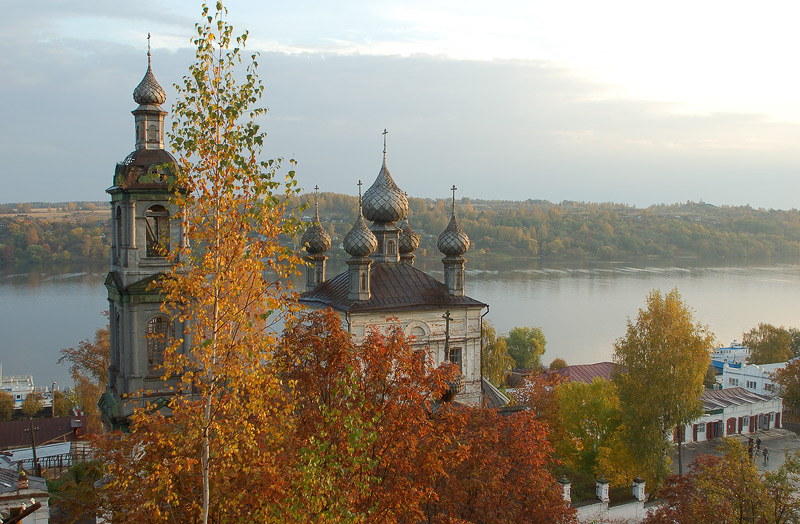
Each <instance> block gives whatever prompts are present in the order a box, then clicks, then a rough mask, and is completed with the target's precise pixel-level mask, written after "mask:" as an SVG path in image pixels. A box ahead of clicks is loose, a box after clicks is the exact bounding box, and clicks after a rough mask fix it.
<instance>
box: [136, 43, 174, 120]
mask: <svg viewBox="0 0 800 524" xmlns="http://www.w3.org/2000/svg"><path fill="white" fill-rule="evenodd" d="M148 39H149V35H148ZM149 45H150V44H149V43H148V49H147V72H146V73H145V74H144V78H142V81H141V82H139V85H138V86H136V89H134V90H133V101H134V102H136V103H137V104H139V105H143V106H146V105H157V106H158V105H161V104H163V103H164V102H166V101H167V93H165V92H164V89H163V88H162V87H161V85H160V84H159V83H158V81H157V80H156V76H155V75H154V74H153V69H152V68H151V67H150V49H149Z"/></svg>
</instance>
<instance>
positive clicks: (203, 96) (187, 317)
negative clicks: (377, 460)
mask: <svg viewBox="0 0 800 524" xmlns="http://www.w3.org/2000/svg"><path fill="white" fill-rule="evenodd" d="M226 14H227V11H226V10H225V8H224V7H223V6H222V5H221V3H219V2H218V3H217V4H216V10H212V11H209V9H208V7H206V6H203V19H202V22H201V23H200V24H197V26H196V33H195V37H194V39H193V43H194V44H195V46H196V48H197V51H196V61H195V62H194V63H193V64H192V65H191V66H190V68H189V73H188V74H187V75H186V76H185V77H184V78H183V84H182V85H178V86H176V88H177V90H178V92H179V95H180V97H179V99H178V101H177V102H176V103H175V105H174V107H173V114H174V122H173V125H172V132H171V133H170V138H171V141H172V146H173V148H174V150H175V152H176V153H177V155H178V157H179V162H180V166H179V167H180V176H179V183H178V184H177V187H178V188H179V189H177V190H176V194H175V203H176V205H177V207H178V208H179V209H180V213H179V214H178V216H177V217H176V218H177V219H178V220H180V221H181V224H182V228H183V236H184V238H182V239H181V242H179V243H178V246H177V247H176V248H175V249H174V250H173V252H172V253H170V257H171V260H173V263H174V264H173V269H172V270H171V272H170V274H169V275H167V276H166V277H165V278H164V279H163V281H162V282H161V283H160V290H161V291H162V292H163V294H164V296H165V302H164V306H163V309H164V311H165V312H166V313H168V314H169V315H171V316H172V318H173V320H174V321H177V322H176V324H178V325H183V326H187V327H186V328H185V331H184V332H183V333H180V334H178V335H176V337H175V338H176V340H175V341H174V342H173V343H172V345H171V348H170V349H168V350H167V352H166V354H165V361H164V365H163V368H162V371H163V374H164V376H165V378H166V377H170V376H171V377H179V378H180V380H181V383H182V384H183V394H182V395H177V396H175V397H174V398H173V400H172V401H171V402H170V403H169V405H167V406H147V407H145V408H143V409H140V410H139V411H138V412H136V413H135V414H134V415H133V416H132V418H131V423H130V434H129V435H125V436H124V437H120V436H117V435H111V436H109V437H108V438H107V439H106V441H105V442H103V443H101V445H100V446H101V448H102V450H103V453H104V456H105V457H104V458H105V459H106V461H107V466H108V479H110V482H109V483H108V484H107V485H106V487H105V489H104V497H105V498H104V501H105V503H106V506H107V507H106V509H107V511H108V512H109V513H112V514H113V520H114V521H115V522H116V521H136V522H144V521H160V520H176V521H182V522H183V521H185V522H203V523H206V522H209V521H214V522H223V521H253V522H256V521H258V522H265V521H269V520H270V519H274V520H280V518H279V517H278V516H276V515H275V498H277V496H278V495H277V494H276V493H274V492H273V490H280V486H281V485H282V484H283V483H282V481H281V475H282V473H281V472H280V471H278V469H277V468H278V466H277V464H278V462H279V456H280V454H281V453H282V452H283V450H284V441H285V435H286V434H287V433H288V431H289V428H288V427H287V421H288V416H287V413H288V412H289V411H290V403H289V400H288V395H289V393H290V392H289V390H288V389H287V388H285V387H283V385H282V380H281V377H279V376H278V375H277V374H276V373H275V368H274V366H272V365H271V362H272V353H273V350H274V348H275V347H276V346H277V342H278V340H277V335H276V334H275V333H274V331H273V327H274V326H273V325H272V324H273V323H274V322H276V321H278V320H284V319H285V318H287V317H291V315H292V314H293V312H294V311H295V309H296V307H297V306H296V303H295V301H294V300H293V296H292V293H291V288H290V286H291V284H290V279H289V277H290V275H291V274H292V273H293V272H294V271H295V268H296V265H297V263H298V259H297V258H296V256H295V255H294V254H293V253H292V251H291V250H290V249H288V248H287V247H285V246H286V245H287V242H286V240H287V238H288V236H289V235H291V234H293V233H295V232H296V227H297V222H296V221H295V220H294V219H292V218H291V213H290V210H289V209H288V202H289V201H290V198H291V197H293V196H295V195H296V194H297V189H296V181H295V180H294V171H289V172H288V173H287V174H286V175H285V178H284V177H283V176H281V177H280V178H278V176H277V170H278V169H279V166H280V160H267V161H263V160H261V159H260V154H261V149H262V146H263V141H264V136H265V134H264V133H263V132H262V131H261V130H260V129H259V125H258V119H259V117H260V116H261V115H263V114H264V112H265V111H266V110H265V109H261V108H256V107H253V104H254V103H255V102H257V101H258V99H259V98H260V96H261V94H262V93H263V89H264V87H263V85H262V83H261V81H260V80H259V79H258V75H257V74H256V66H257V63H256V55H252V57H251V58H248V59H246V60H245V61H246V62H247V65H246V70H245V72H244V74H239V73H237V72H236V69H237V66H238V65H239V64H240V63H241V62H242V60H243V58H242V49H243V48H244V45H245V42H246V39H247V33H245V34H243V35H241V36H238V37H234V35H233V27H232V26H230V25H229V24H228V23H227V22H226V21H225V16H226ZM181 339H183V340H186V341H187V342H188V343H189V345H190V346H191V348H192V350H191V352H190V353H188V354H181V353H179V352H178V351H177V348H179V347H180V345H181Z"/></svg>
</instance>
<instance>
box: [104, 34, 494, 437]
mask: <svg viewBox="0 0 800 524" xmlns="http://www.w3.org/2000/svg"><path fill="white" fill-rule="evenodd" d="M133 99H134V102H136V103H137V104H138V107H137V108H136V109H134V110H133V111H132V114H133V116H134V133H135V141H134V143H135V148H134V151H133V152H132V153H130V154H129V155H128V156H127V157H126V158H125V159H124V160H123V161H122V162H119V163H118V164H117V166H116V169H115V171H114V178H113V183H112V185H111V187H109V188H108V189H107V190H106V191H107V192H108V194H109V195H110V196H111V222H112V236H111V250H110V251H111V266H110V270H109V273H108V276H107V277H106V280H105V286H106V289H107V291H108V303H109V324H110V334H111V336H110V352H111V355H110V367H109V375H108V388H107V391H106V393H105V394H104V395H103V396H102V397H101V399H100V401H99V403H98V405H99V407H100V410H101V413H102V415H103V418H104V420H105V422H106V423H107V424H109V425H111V426H112V427H120V426H124V425H125V423H126V419H127V417H128V416H130V415H131V414H132V413H133V410H134V408H135V407H136V406H141V405H143V404H144V403H145V402H155V403H159V402H163V400H164V399H165V398H167V397H169V396H170V395H174V394H176V393H177V391H178V389H177V388H178V380H177V379H169V380H167V381H164V380H163V379H162V376H161V375H162V372H161V371H160V368H161V365H162V364H163V361H164V351H165V349H166V347H167V345H168V344H169V343H170V342H171V340H172V339H173V337H175V336H176V334H177V335H178V336H180V335H181V334H183V333H184V332H185V326H184V325H182V324H181V322H180V321H178V320H171V319H170V317H169V316H168V315H166V314H165V313H164V312H163V311H162V310H161V304H162V301H163V298H162V296H161V295H160V293H159V292H158V290H156V289H155V288H154V286H153V283H154V282H157V281H158V280H159V279H160V278H162V277H163V276H164V275H165V274H166V273H167V272H168V271H169V270H170V267H171V261H170V258H169V254H170V252H171V248H172V247H174V246H179V245H182V243H183V242H184V241H185V240H184V231H183V227H182V224H181V223H180V222H179V221H178V220H176V219H174V217H175V215H176V214H177V209H176V208H175V205H174V204H173V203H172V197H173V195H174V192H175V189H176V185H175V184H176V175H177V172H176V169H177V165H178V164H177V162H176V160H175V158H174V157H173V156H172V155H171V154H170V153H169V152H168V151H167V150H166V149H165V144H164V117H165V116H166V114H167V113H166V111H165V110H164V109H162V107H161V105H162V104H164V103H165V102H166V93H165V92H164V89H163V88H162V87H161V86H160V85H159V83H158V81H157V80H156V78H155V75H154V74H153V71H152V67H151V60H150V52H149V50H148V65H147V72H146V73H145V76H144V78H143V79H142V81H141V82H140V83H139V85H138V86H137V87H136V89H135V90H134V92H133ZM360 186H361V183H360V182H359V202H360V205H359V214H358V217H356V219H355V223H354V225H353V227H352V229H351V230H350V232H349V233H348V234H347V236H346V237H345V239H344V247H345V251H346V252H347V254H348V255H349V256H350V257H349V258H348V260H347V266H348V269H347V271H346V272H344V273H342V274H340V275H337V276H335V277H333V278H331V279H326V277H325V262H326V260H327V258H328V257H327V255H326V254H325V253H326V251H327V250H328V249H330V243H331V239H330V237H329V236H328V234H327V233H326V232H325V230H324V229H323V228H322V226H321V225H320V221H319V211H318V209H317V213H316V215H315V219H314V221H313V222H312V224H311V226H310V227H309V229H308V230H307V231H306V232H305V234H304V235H303V239H302V240H303V245H304V246H305V250H306V257H305V259H306V261H307V264H308V265H307V274H306V291H305V293H303V294H302V295H301V296H300V302H301V303H302V304H305V305H306V306H309V307H311V308H327V307H330V308H333V310H335V311H336V312H338V313H339V315H340V316H341V318H342V322H343V323H345V324H346V326H347V329H348V332H349V333H351V334H352V335H353V336H354V337H355V339H356V341H357V342H358V341H362V340H363V339H364V336H365V335H366V333H367V332H368V329H370V328H376V329H386V328H388V326H390V325H392V323H394V322H399V323H400V325H401V326H402V327H403V330H404V332H405V333H406V335H407V336H409V337H413V339H412V340H413V346H414V347H415V349H418V350H420V351H425V352H427V356H428V358H429V359H431V361H432V362H433V364H434V365H438V364H440V363H442V362H445V361H449V362H452V363H453V364H454V365H456V366H458V368H459V370H460V372H461V376H460V379H459V380H458V381H456V383H455V384H453V386H452V388H451V392H452V393H453V394H455V395H456V396H455V400H457V401H459V402H462V403H466V404H472V405H477V404H479V403H480V402H481V401H482V399H483V398H484V397H483V395H484V394H485V393H488V394H489V396H490V397H493V398H494V397H495V396H497V395H496V394H499V395H500V396H501V397H502V394H500V393H499V391H496V390H495V388H493V387H492V386H491V384H489V382H488V381H485V380H483V379H482V376H481V323H482V319H483V315H485V313H483V311H484V310H486V312H488V306H487V305H486V304H484V303H482V302H480V301H478V300H474V299H472V298H469V297H468V296H466V294H465V279H464V264H465V262H466V259H465V258H464V255H465V254H466V252H467V250H468V249H469V245H470V242H469V237H468V236H467V234H466V233H465V232H464V231H463V230H462V229H461V227H460V226H459V224H458V219H457V216H456V202H455V190H456V188H455V186H453V188H452V190H453V202H452V214H451V217H450V222H449V224H448V226H447V228H446V229H445V230H444V232H442V234H441V235H440V236H439V239H438V244H437V245H438V248H439V250H440V251H441V252H442V254H443V255H444V258H443V259H442V262H443V270H444V283H442V282H440V281H438V280H436V279H435V278H433V277H431V276H429V275H427V274H426V273H424V272H422V271H420V270H418V269H416V268H415V267H414V256H415V255H414V251H415V250H416V249H417V247H418V246H419V242H420V237H419V235H418V234H417V233H415V232H414V231H413V229H411V227H410V225H409V223H408V220H407V217H408V199H407V197H406V195H405V194H404V193H403V192H402V191H401V190H400V189H399V188H398V187H397V185H396V184H395V182H394V180H393V179H392V177H391V175H390V174H389V170H388V168H387V166H386V146H385V143H384V156H383V165H382V167H381V169H380V172H379V174H378V177H377V178H376V180H375V182H374V183H373V185H372V186H371V187H370V188H369V189H367V191H366V192H365V193H364V196H363V199H362V198H361V195H360ZM367 222H370V224H368V223H367ZM190 351H191V341H189V340H184V341H183V342H182V345H181V347H180V348H179V349H178V352H179V353H188V352H190Z"/></svg>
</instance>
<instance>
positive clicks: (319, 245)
mask: <svg viewBox="0 0 800 524" xmlns="http://www.w3.org/2000/svg"><path fill="white" fill-rule="evenodd" d="M314 189H315V190H317V191H318V190H319V186H316V187H315V188H314ZM300 242H301V243H302V244H303V245H304V246H305V248H306V252H307V253H308V254H309V255H319V254H322V253H324V252H325V251H327V250H329V249H330V248H331V236H330V235H329V234H328V232H327V231H325V228H323V227H322V226H321V225H320V224H319V202H317V200H316V199H315V200H314V222H312V224H311V226H310V227H309V228H308V229H307V230H306V232H305V233H303V238H302V239H301V240H300Z"/></svg>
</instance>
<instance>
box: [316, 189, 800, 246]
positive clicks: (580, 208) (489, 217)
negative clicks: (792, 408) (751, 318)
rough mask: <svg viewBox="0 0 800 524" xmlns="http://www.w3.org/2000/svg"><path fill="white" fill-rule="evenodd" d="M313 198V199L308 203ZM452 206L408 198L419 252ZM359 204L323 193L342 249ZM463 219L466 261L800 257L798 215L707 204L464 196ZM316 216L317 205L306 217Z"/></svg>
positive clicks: (324, 215) (329, 226) (324, 210)
mask: <svg viewBox="0 0 800 524" xmlns="http://www.w3.org/2000/svg"><path fill="white" fill-rule="evenodd" d="M309 198H310V197H309ZM451 203H452V201H451V200H431V199H420V198H410V199H409V205H410V213H409V223H410V224H411V227H412V228H413V229H414V230H415V231H416V232H417V233H419V234H420V235H421V237H422V242H421V244H420V249H419V251H418V254H419V255H421V256H439V251H438V249H437V248H436V239H437V238H438V236H439V234H440V233H441V232H442V231H443V230H444V228H445V227H447V222H448V221H449V219H450V209H451ZM357 205H358V199H357V198H355V197H351V196H346V195H340V194H334V193H321V194H320V195H319V212H320V222H321V223H322V225H323V226H324V227H325V228H326V230H327V231H328V232H329V233H330V234H331V237H332V238H333V244H334V246H337V245H338V244H339V243H340V242H341V241H342V239H343V238H344V235H345V234H347V231H348V230H349V229H350V226H351V225H352V223H353V221H354V219H355V213H356V209H357ZM456 213H457V216H458V221H459V224H460V225H461V227H462V228H463V229H464V231H465V232H466V233H467V235H469V238H470V240H471V242H472V247H471V249H470V252H469V256H475V255H494V256H501V257H542V258H559V259H575V260H577V259H584V260H585V259H602V260H614V259H623V258H631V257H657V258H671V257H716V258H731V259H747V258H763V259H768V258H783V257H796V256H798V255H800V211H797V210H791V211H779V210H778V211H776V210H764V209H753V208H751V207H749V206H740V207H733V206H713V205H710V204H705V203H703V202H700V203H694V202H687V203H685V204H672V205H664V204H661V205H654V206H650V207H648V208H646V209H640V208H636V207H633V206H628V205H624V204H614V203H601V204H595V203H587V202H570V201H564V202H561V203H558V204H553V203H550V202H547V201H543V200H526V201H524V202H510V201H497V200H475V199H470V198H462V199H460V200H457V201H456ZM304 214H305V217H306V219H310V218H311V217H313V206H311V207H310V208H309V209H308V210H306V211H305V212H304Z"/></svg>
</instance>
